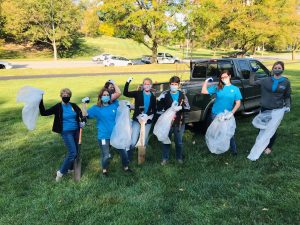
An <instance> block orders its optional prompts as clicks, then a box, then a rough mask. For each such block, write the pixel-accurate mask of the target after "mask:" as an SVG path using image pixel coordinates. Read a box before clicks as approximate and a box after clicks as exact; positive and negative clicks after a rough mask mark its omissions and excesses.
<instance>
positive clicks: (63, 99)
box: [61, 97, 71, 104]
mask: <svg viewBox="0 0 300 225" xmlns="http://www.w3.org/2000/svg"><path fill="white" fill-rule="evenodd" d="M70 98H71V97H62V98H61V99H62V101H63V102H64V103H66V104H67V103H68V102H69V101H70Z"/></svg>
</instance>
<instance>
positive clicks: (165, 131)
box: [153, 102, 182, 144]
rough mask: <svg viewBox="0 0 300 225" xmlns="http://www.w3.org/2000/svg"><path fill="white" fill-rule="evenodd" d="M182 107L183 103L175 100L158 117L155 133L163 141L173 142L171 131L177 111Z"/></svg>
mask: <svg viewBox="0 0 300 225" xmlns="http://www.w3.org/2000/svg"><path fill="white" fill-rule="evenodd" d="M181 109H182V106H181V105H180V106H179V105H178V103H177V102H173V104H172V106H171V107H170V108H169V109H167V110H166V111H165V112H164V113H163V114H162V115H161V116H160V117H159V118H158V120H157V122H156V124H155V126H154V129H153V134H155V135H156V137H157V139H158V140H159V141H161V142H162V143H164V144H171V140H170V138H169V132H170V129H171V126H172V122H173V119H174V117H175V115H176V112H178V111H179V110H181Z"/></svg>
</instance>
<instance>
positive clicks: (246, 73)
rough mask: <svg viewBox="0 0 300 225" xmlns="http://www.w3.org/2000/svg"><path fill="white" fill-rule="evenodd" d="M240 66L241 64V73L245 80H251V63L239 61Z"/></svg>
mask: <svg viewBox="0 0 300 225" xmlns="http://www.w3.org/2000/svg"><path fill="white" fill-rule="evenodd" d="M238 64H239V68H240V73H241V75H242V77H243V78H244V79H249V77H250V73H251V70H250V67H249V63H248V62H247V61H245V60H239V61H238Z"/></svg>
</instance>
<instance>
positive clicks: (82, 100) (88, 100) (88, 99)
mask: <svg viewBox="0 0 300 225" xmlns="http://www.w3.org/2000/svg"><path fill="white" fill-rule="evenodd" d="M81 102H82V103H89V102H90V98H89V97H85V98H83V99H81Z"/></svg>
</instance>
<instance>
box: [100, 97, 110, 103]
mask: <svg viewBox="0 0 300 225" xmlns="http://www.w3.org/2000/svg"><path fill="white" fill-rule="evenodd" d="M101 100H102V102H103V103H108V102H109V100H110V97H109V96H102V97H101Z"/></svg>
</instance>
